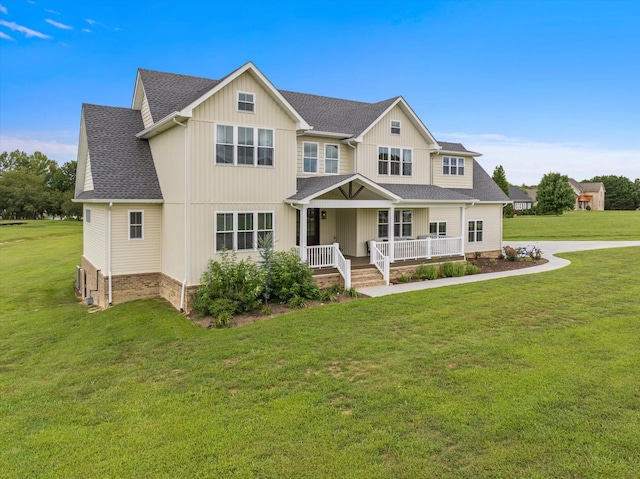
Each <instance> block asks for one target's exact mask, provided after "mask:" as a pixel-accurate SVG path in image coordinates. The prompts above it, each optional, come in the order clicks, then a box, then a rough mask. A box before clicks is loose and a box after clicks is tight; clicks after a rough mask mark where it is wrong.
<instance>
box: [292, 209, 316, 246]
mask: <svg viewBox="0 0 640 479" xmlns="http://www.w3.org/2000/svg"><path fill="white" fill-rule="evenodd" d="M296 220H297V221H296V223H297V224H296V244H297V245H300V210H298V211H297V215H296ZM319 244H320V210H319V209H318V208H309V209H308V210H307V246H315V245H319Z"/></svg>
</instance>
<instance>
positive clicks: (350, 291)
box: [345, 286, 360, 298]
mask: <svg viewBox="0 0 640 479" xmlns="http://www.w3.org/2000/svg"><path fill="white" fill-rule="evenodd" d="M345 292H346V293H347V296H349V297H350V298H357V297H358V296H360V293H358V290H356V288H354V287H353V286H352V287H351V288H349V289H346V290H345Z"/></svg>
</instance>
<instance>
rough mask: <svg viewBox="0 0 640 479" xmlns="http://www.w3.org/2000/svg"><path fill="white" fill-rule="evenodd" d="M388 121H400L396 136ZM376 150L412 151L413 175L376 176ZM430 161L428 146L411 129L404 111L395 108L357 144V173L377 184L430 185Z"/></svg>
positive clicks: (417, 131)
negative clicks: (392, 148)
mask: <svg viewBox="0 0 640 479" xmlns="http://www.w3.org/2000/svg"><path fill="white" fill-rule="evenodd" d="M391 120H399V121H400V134H399V135H392V134H391ZM379 146H387V147H399V148H405V149H411V150H412V151H413V152H412V160H413V166H412V175H411V176H391V175H384V176H383V175H378V147H379ZM429 161H430V156H429V143H428V142H427V140H426V139H425V138H424V137H423V136H422V134H421V133H420V131H419V130H418V129H417V128H416V127H415V126H414V125H413V123H412V122H411V120H410V119H409V117H408V116H407V115H406V114H405V113H404V111H403V109H402V108H401V107H400V106H397V105H396V106H395V107H394V108H393V109H392V110H391V111H390V112H389V113H387V114H386V115H384V116H383V117H382V118H381V119H380V121H378V123H376V124H375V125H374V126H373V127H372V128H371V130H369V131H368V132H367V134H366V135H365V136H364V138H363V142H362V143H360V144H358V159H357V163H358V166H357V168H358V173H360V174H362V175H364V176H366V177H367V178H369V179H371V180H373V181H375V182H376V183H407V184H419V185H426V184H430V183H431V177H430V174H429V172H430V168H429Z"/></svg>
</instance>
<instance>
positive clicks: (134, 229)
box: [129, 211, 144, 240]
mask: <svg viewBox="0 0 640 479" xmlns="http://www.w3.org/2000/svg"><path fill="white" fill-rule="evenodd" d="M143 218H144V213H143V212H142V211H129V239H130V240H132V239H143V238H144V231H143Z"/></svg>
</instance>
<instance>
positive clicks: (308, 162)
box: [302, 142, 318, 173]
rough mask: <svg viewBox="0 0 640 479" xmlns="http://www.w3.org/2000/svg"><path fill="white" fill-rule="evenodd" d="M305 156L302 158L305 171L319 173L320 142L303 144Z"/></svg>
mask: <svg viewBox="0 0 640 479" xmlns="http://www.w3.org/2000/svg"><path fill="white" fill-rule="evenodd" d="M302 149H303V153H302V155H303V158H302V165H303V166H302V171H304V172H305V173H317V172H318V144H317V143H307V142H304V143H303V144H302Z"/></svg>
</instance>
